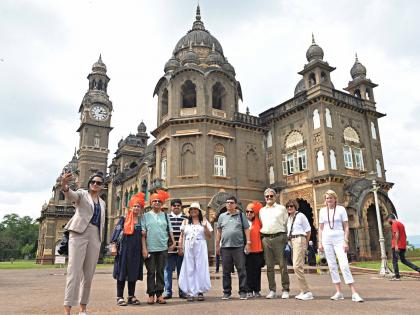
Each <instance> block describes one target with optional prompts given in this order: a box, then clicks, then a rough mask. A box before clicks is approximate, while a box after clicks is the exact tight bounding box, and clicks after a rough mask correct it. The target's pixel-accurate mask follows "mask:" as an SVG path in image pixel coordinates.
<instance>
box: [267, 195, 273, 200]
mask: <svg viewBox="0 0 420 315" xmlns="http://www.w3.org/2000/svg"><path fill="white" fill-rule="evenodd" d="M265 198H267V199H268V198H274V195H265Z"/></svg>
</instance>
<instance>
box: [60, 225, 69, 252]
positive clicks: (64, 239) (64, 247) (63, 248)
mask: <svg viewBox="0 0 420 315" xmlns="http://www.w3.org/2000/svg"><path fill="white" fill-rule="evenodd" d="M69 236H70V232H69V231H67V230H65V231H64V232H63V235H62V236H61V242H60V245H59V246H58V249H57V252H58V253H59V254H60V255H64V256H68V254H69Z"/></svg>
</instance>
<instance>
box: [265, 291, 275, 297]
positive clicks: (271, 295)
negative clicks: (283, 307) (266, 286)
mask: <svg viewBox="0 0 420 315" xmlns="http://www.w3.org/2000/svg"><path fill="white" fill-rule="evenodd" d="M265 298H266V299H275V298H277V294H276V292H274V291H270V292H269V293H268V294H267V296H266V297H265Z"/></svg>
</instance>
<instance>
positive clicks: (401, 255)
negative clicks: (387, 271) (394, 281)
mask: <svg viewBox="0 0 420 315" xmlns="http://www.w3.org/2000/svg"><path fill="white" fill-rule="evenodd" d="M398 258H399V259H400V260H401V262H402V263H403V264H404V265H406V266H408V267H410V268H411V269H413V270H415V271H418V272H420V268H419V267H417V266H416V265H415V264H413V263H412V262H411V261H408V260H407V259H405V249H400V250H399V251H396V250H395V249H394V248H393V249H392V265H393V266H394V273H395V277H396V278H399V277H400V270H399V268H398Z"/></svg>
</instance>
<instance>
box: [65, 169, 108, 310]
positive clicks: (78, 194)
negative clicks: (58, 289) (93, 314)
mask: <svg viewBox="0 0 420 315" xmlns="http://www.w3.org/2000/svg"><path fill="white" fill-rule="evenodd" d="M71 179H72V173H64V174H63V175H62V176H61V189H62V191H63V193H64V195H65V196H66V198H67V199H68V200H69V201H71V202H73V203H74V206H75V212H74V215H73V217H72V218H71V219H70V221H69V222H68V223H67V224H66V226H65V227H64V228H65V229H66V230H67V231H69V232H70V233H69V260H68V265H67V276H66V290H65V294H64V314H66V315H70V310H71V307H72V306H75V305H77V304H79V305H80V312H79V315H86V306H87V304H88V303H89V296H90V288H91V285H92V279H93V275H94V274H95V269H96V264H97V263H98V258H99V251H100V248H101V241H102V240H103V235H104V227H105V201H103V200H102V199H101V198H100V197H99V194H100V193H101V191H102V187H103V184H104V177H103V175H102V173H97V174H94V175H92V176H91V177H90V178H89V180H88V190H87V191H86V190H83V189H78V190H77V191H72V190H71V189H69V181H70V180H71ZM79 289H81V292H80V294H79Z"/></svg>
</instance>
